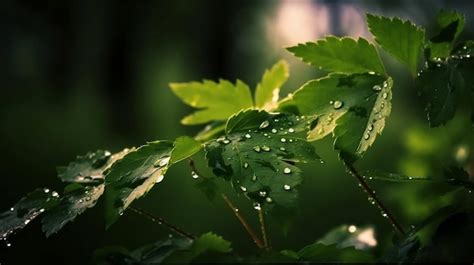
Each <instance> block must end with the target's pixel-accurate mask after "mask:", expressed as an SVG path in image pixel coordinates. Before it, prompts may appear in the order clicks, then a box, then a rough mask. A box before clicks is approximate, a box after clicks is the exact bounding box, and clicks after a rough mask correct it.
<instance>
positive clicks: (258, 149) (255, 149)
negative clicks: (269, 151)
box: [253, 145, 261, 153]
mask: <svg viewBox="0 0 474 265" xmlns="http://www.w3.org/2000/svg"><path fill="white" fill-rule="evenodd" d="M253 150H254V151H255V152H257V153H260V150H261V149H260V146H258V145H257V146H254V147H253Z"/></svg>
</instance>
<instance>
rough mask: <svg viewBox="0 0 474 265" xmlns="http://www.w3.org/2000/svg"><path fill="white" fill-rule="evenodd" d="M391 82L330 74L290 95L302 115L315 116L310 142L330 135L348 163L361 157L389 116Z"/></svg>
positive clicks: (375, 78) (309, 137)
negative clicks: (315, 121)
mask: <svg viewBox="0 0 474 265" xmlns="http://www.w3.org/2000/svg"><path fill="white" fill-rule="evenodd" d="M392 85H393V82H392V79H391V78H390V77H389V78H388V79H385V77H383V76H380V75H372V74H353V75H344V74H332V75H329V76H328V77H324V78H321V79H317V80H312V81H309V82H308V83H306V84H305V85H303V87H301V88H300V89H298V90H297V91H296V92H295V93H294V95H293V101H294V102H295V104H296V106H297V107H298V109H299V110H300V112H301V113H302V114H305V115H318V120H317V123H316V124H314V125H313V128H312V130H311V131H310V132H309V133H308V139H309V140H310V141H314V140H318V139H321V138H323V137H325V136H326V135H328V134H330V133H331V132H332V133H333V135H334V136H335V138H336V140H335V142H334V146H335V148H336V149H337V150H339V151H340V153H341V157H342V158H343V159H345V160H346V161H347V162H354V161H355V160H356V159H358V158H360V157H362V156H363V154H364V153H365V151H367V149H368V148H369V147H370V146H371V145H372V144H373V143H374V141H375V138H376V137H377V135H378V134H380V133H381V132H382V130H383V128H384V126H385V118H387V117H388V116H389V115H390V111H391V99H392Z"/></svg>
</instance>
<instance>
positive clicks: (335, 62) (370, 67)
mask: <svg viewBox="0 0 474 265" xmlns="http://www.w3.org/2000/svg"><path fill="white" fill-rule="evenodd" d="M287 49H288V51H290V52H291V53H293V54H294V55H295V56H296V57H299V58H301V59H302V60H303V61H304V62H306V63H308V64H310V65H312V66H315V67H318V68H320V69H324V70H326V71H330V72H341V73H348V74H352V73H366V72H375V73H378V74H382V75H384V74H385V68H384V66H383V64H382V62H381V61H380V58H379V55H378V53H377V50H376V49H375V46H374V45H373V44H371V43H370V42H368V41H367V40H366V39H363V38H359V39H358V40H357V41H356V40H354V39H352V38H337V37H332V36H329V37H326V38H325V39H322V40H318V41H317V42H308V43H305V44H298V45H297V46H294V47H290V48H287Z"/></svg>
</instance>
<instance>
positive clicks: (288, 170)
mask: <svg viewBox="0 0 474 265" xmlns="http://www.w3.org/2000/svg"><path fill="white" fill-rule="evenodd" d="M283 173H285V174H290V173H291V169H290V168H289V167H285V168H284V169H283Z"/></svg>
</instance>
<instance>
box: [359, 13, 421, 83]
mask: <svg viewBox="0 0 474 265" xmlns="http://www.w3.org/2000/svg"><path fill="white" fill-rule="evenodd" d="M367 24H368V26H369V30H370V32H371V33H372V35H374V38H375V41H376V42H377V43H378V44H379V45H380V46H382V48H383V49H384V50H385V51H387V52H388V53H390V54H391V55H393V56H394V57H395V58H397V59H398V60H399V61H400V62H401V63H403V64H405V65H406V66H408V68H409V69H410V72H411V73H412V75H413V76H415V74H416V72H417V65H418V59H419V57H420V53H421V50H422V47H423V42H424V38H425V30H424V29H423V28H421V27H417V26H416V25H415V24H413V23H412V22H411V21H409V20H405V21H403V20H401V19H399V18H396V17H394V18H387V17H382V16H375V15H372V14H367Z"/></svg>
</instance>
